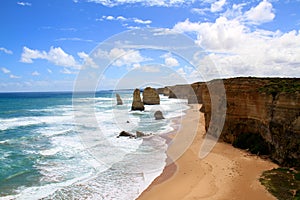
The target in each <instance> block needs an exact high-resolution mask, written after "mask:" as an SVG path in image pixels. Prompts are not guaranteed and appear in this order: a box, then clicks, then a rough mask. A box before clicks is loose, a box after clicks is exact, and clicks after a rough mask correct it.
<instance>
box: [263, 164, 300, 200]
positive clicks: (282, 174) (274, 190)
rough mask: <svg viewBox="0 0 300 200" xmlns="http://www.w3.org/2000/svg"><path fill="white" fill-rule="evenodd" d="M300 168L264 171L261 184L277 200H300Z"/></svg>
mask: <svg viewBox="0 0 300 200" xmlns="http://www.w3.org/2000/svg"><path fill="white" fill-rule="evenodd" d="M299 170H300V168H298V169H292V168H291V169H289V168H277V169H272V170H269V171H265V172H264V173H263V174H262V176H261V178H260V179H259V180H260V182H261V184H262V185H264V186H265V187H266V188H267V190H268V191H269V192H270V193H271V194H273V195H274V196H275V197H276V198H277V199H278V200H300V172H299Z"/></svg>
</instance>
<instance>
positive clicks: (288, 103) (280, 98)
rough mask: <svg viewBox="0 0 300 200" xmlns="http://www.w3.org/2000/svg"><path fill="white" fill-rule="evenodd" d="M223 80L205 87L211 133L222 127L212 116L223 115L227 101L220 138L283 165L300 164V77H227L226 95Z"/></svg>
mask: <svg viewBox="0 0 300 200" xmlns="http://www.w3.org/2000/svg"><path fill="white" fill-rule="evenodd" d="M219 81H220V80H214V81H210V82H208V83H207V86H206V85H203V86H202V88H201V90H202V100H203V106H202V108H201V111H202V112H204V116H205V128H206V130H207V131H208V130H209V131H208V134H214V132H215V131H217V130H218V128H219V127H218V119H217V120H216V121H213V120H211V118H212V116H213V115H214V116H217V115H220V114H221V113H222V104H226V105H225V106H226V111H225V112H226V117H225V124H224V127H223V129H222V130H221V136H220V139H222V140H224V141H225V142H228V143H232V144H233V145H234V146H236V147H241V148H244V149H249V150H250V151H251V152H252V153H258V154H268V155H270V157H271V158H272V159H273V160H274V161H276V162H277V163H279V164H281V165H283V166H300V79H297V78H290V79H288V78H232V79H225V80H223V83H224V87H225V91H226V95H225V96H222V95H221V93H220V92H218V87H220V86H218V82H219ZM208 88H210V90H208ZM214 89H216V90H214ZM219 89H220V88H219ZM225 97H226V98H225ZM211 101H213V102H214V103H215V105H216V106H215V107H214V108H212V103H211ZM212 109H213V110H212ZM219 130H220V129H219Z"/></svg>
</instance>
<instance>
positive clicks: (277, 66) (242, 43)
mask: <svg viewBox="0 0 300 200" xmlns="http://www.w3.org/2000/svg"><path fill="white" fill-rule="evenodd" d="M0 7H1V12H0V25H1V34H0V61H1V62H0V92H6V91H72V90H73V86H74V81H75V80H76V78H77V75H78V73H79V72H80V71H81V70H82V69H83V68H82V65H84V64H91V63H93V60H92V59H93V58H91V57H89V54H90V53H91V52H94V51H95V48H96V47H97V46H98V45H99V44H101V43H102V42H103V41H106V40H107V39H109V38H111V37H112V36H114V35H116V34H120V33H122V32H124V31H129V30H137V29H143V28H157V29H159V30H164V32H167V31H174V32H176V33H180V34H186V35H188V36H189V37H191V40H193V41H194V42H195V44H197V45H199V48H203V49H204V50H205V51H206V53H207V55H206V56H202V57H201V58H198V60H197V59H195V60H192V61H186V60H184V59H182V57H180V55H175V54H174V53H172V52H166V51H164V50H155V51H153V50H138V49H134V48H123V49H122V48H112V49H110V52H106V54H102V55H103V56H104V55H107V56H108V57H111V56H112V55H115V54H116V55H117V56H116V55H115V56H112V57H113V58H114V59H116V58H117V59H116V60H114V63H112V65H110V66H107V68H106V70H105V74H103V77H102V79H101V80H102V81H100V82H99V84H101V86H99V87H98V88H99V89H113V88H116V83H117V82H120V79H124V80H122V81H121V82H122V84H123V86H122V87H123V88H131V87H139V86H140V85H136V84H142V83H140V82H139V83H135V82H134V81H130V80H133V79H134V77H139V78H140V79H141V80H146V79H151V80H150V82H151V84H155V82H157V83H156V84H158V85H164V84H175V83H178V82H179V83H185V82H194V81H198V80H201V79H202V78H203V76H201V73H207V72H208V71H211V69H210V68H209V66H210V64H208V62H209V63H213V65H214V66H215V70H217V71H218V76H221V77H235V76H281V77H300V56H299V55H300V13H299V10H300V1H299V0H282V1H279V0H253V1H243V0H240V1H232V0H201V1H200V0H199V1H198V0H189V1H187V0H185V1H183V0H150V1H149V0H148V1H147V0H43V1H41V0H26V1H15V0H2V1H1V2H0ZM120 56H121V57H120ZM96 64H97V63H96ZM193 66H197V67H200V68H201V66H202V68H201V69H203V72H201V73H200V74H199V68H197V67H196V69H195V67H193ZM162 69H164V70H163V71H162ZM133 70H136V71H133ZM130 74H132V77H133V78H132V77H130V76H129V75H130ZM218 76H216V78H217V77H218ZM124 77H125V78H124ZM151 77H152V78H151ZM153 77H156V79H155V78H153ZM211 78H214V77H213V76H212V77H211ZM162 79H164V80H168V81H165V82H160V81H159V80H162ZM125 80H126V81H125ZM176 81H177V82H176ZM150 82H149V83H150ZM118 87H120V86H118Z"/></svg>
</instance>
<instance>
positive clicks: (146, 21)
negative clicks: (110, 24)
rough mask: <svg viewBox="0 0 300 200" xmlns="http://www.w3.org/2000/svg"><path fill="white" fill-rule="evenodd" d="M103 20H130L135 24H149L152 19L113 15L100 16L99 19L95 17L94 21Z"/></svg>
mask: <svg viewBox="0 0 300 200" xmlns="http://www.w3.org/2000/svg"><path fill="white" fill-rule="evenodd" d="M103 20H108V21H121V22H132V23H136V24H145V25H148V24H151V23H152V21H151V20H142V19H139V18H136V17H134V18H126V17H124V16H118V17H114V16H106V15H104V16H102V18H100V19H96V21H103ZM126 26H128V24H126Z"/></svg>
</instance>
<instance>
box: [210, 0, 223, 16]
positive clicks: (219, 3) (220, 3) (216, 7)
mask: <svg viewBox="0 0 300 200" xmlns="http://www.w3.org/2000/svg"><path fill="white" fill-rule="evenodd" d="M225 3H226V0H219V1H216V2H214V3H212V4H211V7H210V11H211V12H213V13H214V12H220V11H221V10H222V9H223V6H224V5H225Z"/></svg>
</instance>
